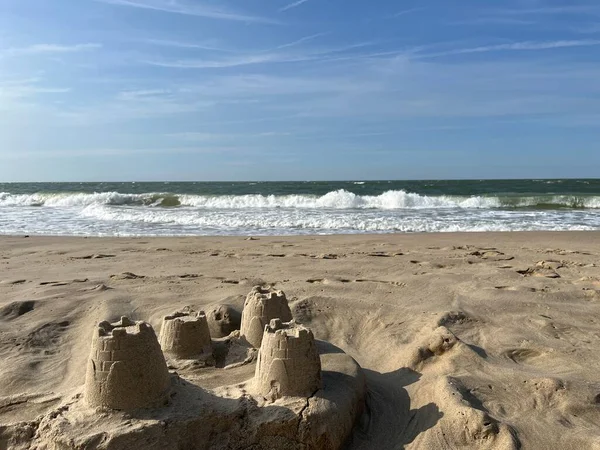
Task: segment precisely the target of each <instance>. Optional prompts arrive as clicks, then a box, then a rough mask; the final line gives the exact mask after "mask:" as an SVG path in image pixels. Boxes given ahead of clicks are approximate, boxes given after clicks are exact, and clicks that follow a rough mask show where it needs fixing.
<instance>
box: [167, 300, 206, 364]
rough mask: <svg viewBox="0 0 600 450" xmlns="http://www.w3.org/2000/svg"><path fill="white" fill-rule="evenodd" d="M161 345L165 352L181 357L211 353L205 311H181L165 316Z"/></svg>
mask: <svg viewBox="0 0 600 450" xmlns="http://www.w3.org/2000/svg"><path fill="white" fill-rule="evenodd" d="M160 346H161V347H162V349H163V351H164V352H165V353H169V354H171V355H173V356H175V357H176V358H181V359H191V358H194V357H197V356H199V355H202V354H207V353H211V351H212V344H211V340H210V331H209V328H208V322H207V320H206V314H204V311H200V312H195V311H191V310H189V311H179V312H176V313H174V314H172V315H170V316H165V318H164V319H163V323H162V328H161V331H160Z"/></svg>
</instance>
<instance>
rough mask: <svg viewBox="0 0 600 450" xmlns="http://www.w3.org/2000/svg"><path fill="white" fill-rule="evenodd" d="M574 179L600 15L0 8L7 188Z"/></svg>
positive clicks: (597, 146)
mask: <svg viewBox="0 0 600 450" xmlns="http://www.w3.org/2000/svg"><path fill="white" fill-rule="evenodd" d="M561 177H589V178H593V177H600V3H599V2H598V1H597V0H589V1H583V0H572V1H566V0H563V1H558V0H555V1H552V0H504V1H484V0H477V1H476V0H460V1H448V0H421V1H419V2H417V1H399V0H396V1H393V0H378V1H366V0H296V1H292V0H221V1H210V0H53V1H48V0H0V182H1V181H162V180H173V181H176V180H182V181H184V180H190V181H217V180H348V179H460V178H469V179H481V178H561Z"/></svg>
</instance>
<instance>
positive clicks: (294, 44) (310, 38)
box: [275, 33, 330, 50]
mask: <svg viewBox="0 0 600 450" xmlns="http://www.w3.org/2000/svg"><path fill="white" fill-rule="evenodd" d="M328 34H330V33H316V34H311V35H310V36H304V37H302V38H300V39H297V40H295V41H292V42H289V43H287V44H283V45H280V46H278V47H275V50H281V49H282V48H288V47H294V46H296V45H299V44H302V43H304V42H308V41H312V40H313V39H316V38H318V37H321V36H326V35H328Z"/></svg>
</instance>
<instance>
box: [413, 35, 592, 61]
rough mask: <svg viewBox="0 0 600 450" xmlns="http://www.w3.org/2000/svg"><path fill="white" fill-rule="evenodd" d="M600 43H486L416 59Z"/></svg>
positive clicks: (572, 41)
mask: <svg viewBox="0 0 600 450" xmlns="http://www.w3.org/2000/svg"><path fill="white" fill-rule="evenodd" d="M595 45H600V40H592V39H586V40H563V41H546V42H535V41H525V42H514V43H510V44H497V45H485V46H480V47H471V48H457V49H453V50H447V51H443V52H438V53H428V54H421V55H415V56H414V58H415V59H419V58H435V57H439V56H450V55H463V54H469V53H487V52H499V51H532V50H552V49H559V48H568V47H589V46H595Z"/></svg>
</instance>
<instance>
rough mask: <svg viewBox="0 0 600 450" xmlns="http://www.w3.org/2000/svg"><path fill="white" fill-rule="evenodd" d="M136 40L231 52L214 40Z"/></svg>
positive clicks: (170, 45)
mask: <svg viewBox="0 0 600 450" xmlns="http://www.w3.org/2000/svg"><path fill="white" fill-rule="evenodd" d="M138 42H142V43H145V44H150V45H156V46H160V47H172V48H182V49H190V50H193V49H198V50H209V51H215V52H226V53H233V51H232V50H228V49H225V48H223V47H221V46H219V45H218V44H217V43H216V42H215V41H214V40H209V41H203V42H181V41H171V40H163V39H143V40H140V41H138Z"/></svg>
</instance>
